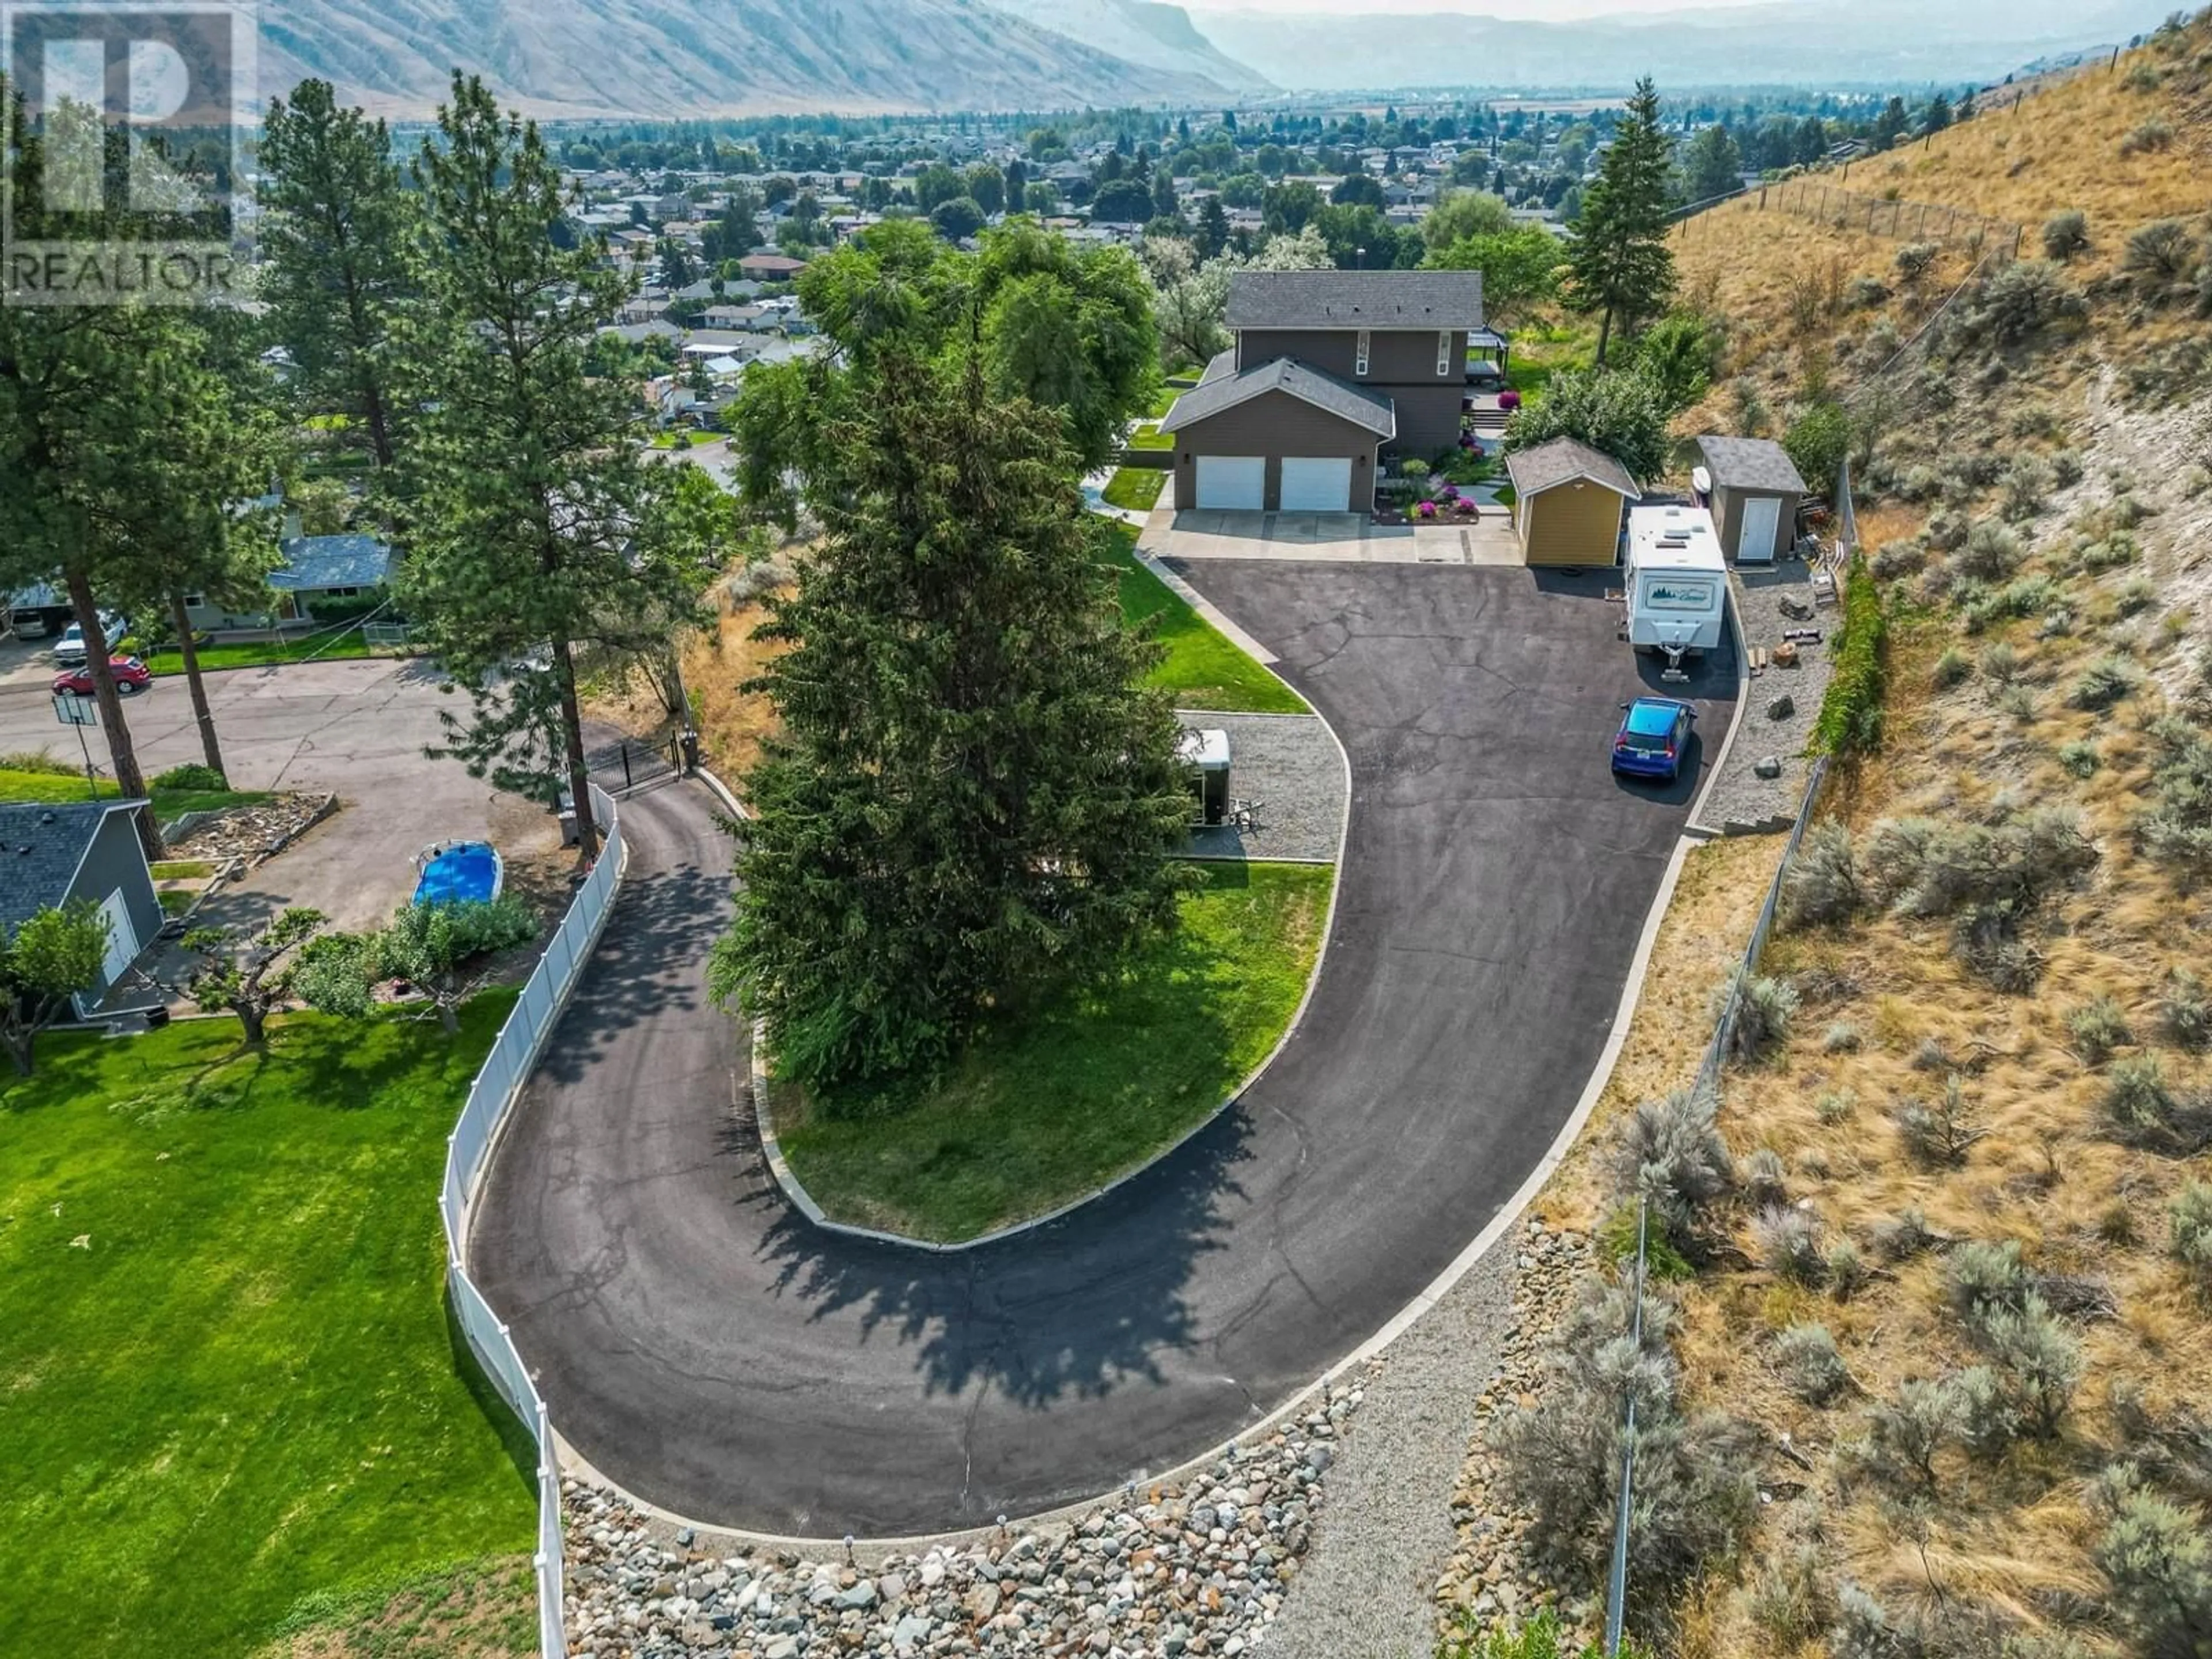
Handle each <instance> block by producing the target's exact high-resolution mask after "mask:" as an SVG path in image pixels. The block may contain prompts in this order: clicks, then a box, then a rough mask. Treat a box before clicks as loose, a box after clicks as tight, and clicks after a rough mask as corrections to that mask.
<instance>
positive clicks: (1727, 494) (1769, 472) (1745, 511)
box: [1698, 435, 1809, 564]
mask: <svg viewBox="0 0 2212 1659" xmlns="http://www.w3.org/2000/svg"><path fill="white" fill-rule="evenodd" d="M1698 453H1699V454H1700V455H1701V456H1703V457H1704V459H1705V467H1704V471H1705V477H1706V483H1705V485H1704V489H1705V494H1706V495H1707V496H1708V497H1709V498H1710V500H1709V502H1708V505H1710V506H1711V508H1712V513H1713V522H1714V524H1715V525H1717V526H1719V528H1720V534H1721V547H1722V548H1723V550H1724V551H1726V553H1727V554H1728V556H1729V557H1730V558H1732V559H1734V560H1735V561H1736V562H1738V563H1739V564H1771V563H1773V562H1774V561H1775V560H1777V559H1778V558H1781V557H1782V556H1784V554H1786V553H1788V552H1789V551H1790V549H1791V548H1792V547H1794V546H1796V544H1797V503H1798V502H1799V501H1801V500H1802V499H1803V498H1804V497H1805V495H1808V493H1809V492H1808V490H1807V489H1806V488H1805V480H1804V479H1802V477H1798V476H1797V468H1796V464H1795V463H1794V462H1792V461H1791V460H1790V453H1789V452H1788V451H1787V450H1785V449H1784V448H1783V447H1782V446H1781V445H1780V444H1778V443H1776V442H1775V441H1774V440H1772V439H1771V438H1728V437H1721V436H1717V435H1715V436H1708V437H1703V438H1700V439H1699V440H1698Z"/></svg>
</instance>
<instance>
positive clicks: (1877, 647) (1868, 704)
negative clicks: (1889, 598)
mask: <svg viewBox="0 0 2212 1659" xmlns="http://www.w3.org/2000/svg"><path fill="white" fill-rule="evenodd" d="M1843 588H1844V591H1843V612H1844V619H1843V623H1842V625H1841V626H1839V627H1838V629H1837V630H1836V635H1835V647H1834V648H1835V660H1836V671H1835V675H1834V677H1833V678H1831V679H1830V680H1829V682H1828V693H1827V696H1825V697H1823V698H1822V699H1821V700H1820V719H1819V720H1817V721H1815V722H1814V726H1813V740H1812V747H1813V749H1814V751H1815V752H1816V753H1819V754H1824V755H1843V754H1850V753H1854V752H1863V751H1865V750H1873V749H1878V748H1880V747H1881V698H1882V689H1883V681H1884V677H1885V674H1886V671H1887V659H1888V654H1889V653H1888V645H1889V617H1888V615H1887V612H1886V611H1884V610H1883V608H1882V603H1881V589H1880V588H1878V587H1876V586H1875V581H1874V577H1873V575H1872V574H1871V573H1869V571H1868V569H1867V568H1866V561H1865V559H1864V558H1863V557H1862V556H1860V555H1858V554H1857V553H1853V554H1852V555H1851V557H1850V563H1848V564H1847V565H1845V566H1844V581H1843Z"/></svg>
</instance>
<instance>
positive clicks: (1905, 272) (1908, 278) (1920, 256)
mask: <svg viewBox="0 0 2212 1659" xmlns="http://www.w3.org/2000/svg"><path fill="white" fill-rule="evenodd" d="M1940 252H1942V249H1941V248H1939V247H1937V246H1936V244H1935V243H1933V242H1907V243H1906V244H1905V246H1903V247H1901V248H1899V249H1898V250H1897V252H1896V254H1895V256H1894V258H1893V260H1892V263H1893V264H1895V265H1896V267H1897V274H1898V275H1899V276H1900V277H1902V278H1903V279H1904V281H1905V286H1906V287H1907V288H1917V286H1919V284H1920V283H1921V282H1922V281H1923V279H1924V278H1925V277H1926V276H1927V275H1928V273H1929V270H1931V269H1932V268H1933V267H1934V265H1935V264H1936V255H1937V254H1938V253H1940Z"/></svg>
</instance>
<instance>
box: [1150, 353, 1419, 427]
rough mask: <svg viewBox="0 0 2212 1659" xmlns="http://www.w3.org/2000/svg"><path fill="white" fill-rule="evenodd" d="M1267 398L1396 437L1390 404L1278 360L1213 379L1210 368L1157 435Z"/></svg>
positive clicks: (1294, 363) (1316, 371)
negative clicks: (1280, 395) (1278, 397)
mask: <svg viewBox="0 0 2212 1659" xmlns="http://www.w3.org/2000/svg"><path fill="white" fill-rule="evenodd" d="M1214 362H1216V363H1218V362H1220V359H1219V358H1218V357H1217V358H1216V359H1215V360H1214ZM1266 392H1287V393H1288V394H1289V395H1290V396H1291V397H1293V398H1297V399H1299V400H1300V401H1301V402H1304V403H1309V404H1312V405H1313V406H1314V407H1315V408H1316V409H1318V410H1323V411H1324V412H1326V413H1328V414H1330V415H1334V416H1336V417H1337V418H1338V419H1339V420H1342V421H1349V422H1352V424H1353V425H1354V426H1358V427H1364V428H1366V429H1367V430H1368V431H1370V432H1372V433H1373V434H1374V435H1376V437H1378V438H1382V439H1383V440H1385V441H1388V440H1389V439H1391V438H1394V437H1395V436H1397V435H1398V409H1397V405H1396V404H1394V403H1392V402H1391V401H1390V399H1389V398H1383V397H1378V396H1376V394H1375V393H1374V392H1367V391H1364V390H1362V389H1361V388H1360V387H1358V386H1353V385H1352V384H1351V383H1350V382H1348V381H1345V380H1338V379H1337V378H1336V376H1334V374H1322V372H1321V371H1320V370H1319V369H1317V368H1309V367H1308V366H1307V365H1305V364H1304V363H1302V362H1298V360H1297V358H1295V357H1277V358H1275V359H1274V360H1273V361H1272V362H1264V363H1261V364H1259V365H1257V366H1256V367H1255V368H1248V369H1246V370H1245V371H1244V372H1243V374H1224V375H1219V376H1217V375H1215V374H1214V373H1213V370H1212V365H1208V367H1207V369H1206V379H1204V380H1201V381H1200V382H1199V383H1198V385H1196V386H1193V387H1192V388H1191V389H1190V390H1189V391H1188V392H1184V393H1183V394H1182V397H1180V398H1176V404H1175V407H1174V408H1173V409H1171V410H1169V411H1168V417H1167V419H1165V420H1164V421H1162V422H1160V430H1161V431H1163V432H1179V431H1181V430H1182V428H1185V427H1187V426H1190V425H1193V424H1194V423H1195V422H1200V421H1203V420H1205V419H1206V418H1207V417H1208V416H1214V415H1218V414H1220V413H1221V411H1222V410H1225V409H1234V408H1236V407H1237V404H1244V403H1249V402H1250V401H1251V400H1252V399H1253V398H1257V397H1260V396H1261V395H1262V394H1263V393H1266Z"/></svg>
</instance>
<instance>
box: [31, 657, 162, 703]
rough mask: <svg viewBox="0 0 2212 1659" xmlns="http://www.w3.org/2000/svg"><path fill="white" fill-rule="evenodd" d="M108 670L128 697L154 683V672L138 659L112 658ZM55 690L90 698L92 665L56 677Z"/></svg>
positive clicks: (117, 688)
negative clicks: (71, 692) (72, 692)
mask: <svg viewBox="0 0 2212 1659" xmlns="http://www.w3.org/2000/svg"><path fill="white" fill-rule="evenodd" d="M107 670H108V672H110V673H111V674H112V675H114V676H115V689H116V690H117V691H118V692H119V693H120V694H121V695H122V696H126V697H127V696H131V695H133V694H134V693H136V692H139V691H143V690H145V689H146V688H147V687H148V686H149V685H151V684H153V683H154V675H153V671H152V670H150V669H149V668H148V667H147V666H146V665H145V664H144V663H143V662H140V661H139V660H138V659H137V658H136V657H110V658H109V659H107ZM54 690H57V691H74V692H76V695H77V696H80V697H88V696H91V695H92V665H91V664H90V663H87V664H85V665H84V666H83V667H82V668H72V669H70V671H68V672H67V673H64V674H57V675H55V676H54Z"/></svg>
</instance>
